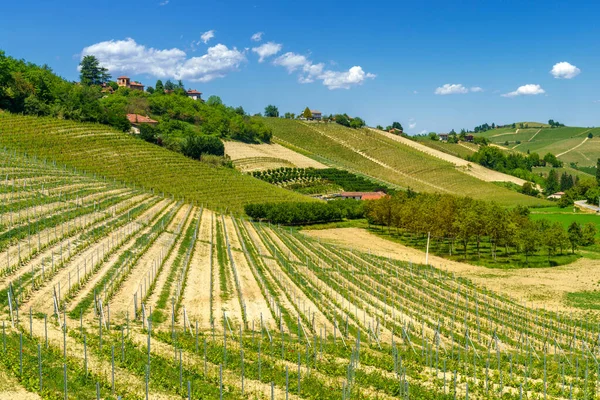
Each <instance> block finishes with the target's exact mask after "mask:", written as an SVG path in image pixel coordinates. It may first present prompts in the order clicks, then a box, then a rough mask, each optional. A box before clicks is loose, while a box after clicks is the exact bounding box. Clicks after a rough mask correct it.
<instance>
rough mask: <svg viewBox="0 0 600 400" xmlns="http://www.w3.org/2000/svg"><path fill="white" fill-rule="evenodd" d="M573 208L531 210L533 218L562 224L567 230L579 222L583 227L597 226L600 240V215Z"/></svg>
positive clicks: (597, 234) (597, 236)
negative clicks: (572, 224) (590, 224)
mask: <svg viewBox="0 0 600 400" xmlns="http://www.w3.org/2000/svg"><path fill="white" fill-rule="evenodd" d="M573 210H574V208H573V207H565V208H559V207H543V208H537V209H532V210H531V218H532V219H534V220H537V219H548V220H550V221H552V222H560V223H561V224H562V225H563V226H564V227H565V228H568V227H569V225H570V224H571V223H573V222H577V223H579V224H581V225H585V224H587V223H589V222H591V223H593V224H594V225H596V228H597V229H598V231H597V233H596V238H598V239H600V215H598V214H592V213H586V212H583V211H580V210H578V209H577V208H575V211H573Z"/></svg>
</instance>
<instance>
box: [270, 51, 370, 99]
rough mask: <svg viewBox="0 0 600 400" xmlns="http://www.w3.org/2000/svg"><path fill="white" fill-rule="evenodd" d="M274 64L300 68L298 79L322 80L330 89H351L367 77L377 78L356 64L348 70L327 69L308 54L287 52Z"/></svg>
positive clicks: (289, 68)
mask: <svg viewBox="0 0 600 400" xmlns="http://www.w3.org/2000/svg"><path fill="white" fill-rule="evenodd" d="M273 64H274V65H277V66H281V67H284V68H286V69H287V70H288V72H289V73H292V72H294V71H297V70H300V71H301V73H300V76H299V77H298V81H299V82H300V83H312V82H314V81H315V80H320V81H322V82H323V85H325V86H327V88H329V89H330V90H333V89H350V87H352V86H354V85H360V84H362V83H363V82H364V81H365V80H366V79H373V78H375V76H376V75H375V74H372V73H366V72H365V71H364V70H363V69H362V67H360V66H354V67H352V68H350V69H349V70H348V71H332V70H327V69H325V64H323V63H318V64H313V63H312V62H311V61H310V60H308V58H307V57H306V56H303V55H301V54H296V53H292V52H287V53H285V54H283V55H281V56H279V57H277V58H276V59H275V61H273Z"/></svg>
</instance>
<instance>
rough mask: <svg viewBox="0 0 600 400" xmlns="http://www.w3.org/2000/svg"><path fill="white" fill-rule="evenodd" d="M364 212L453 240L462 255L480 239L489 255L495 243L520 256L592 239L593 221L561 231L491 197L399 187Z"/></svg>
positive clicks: (557, 225)
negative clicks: (410, 190)
mask: <svg viewBox="0 0 600 400" xmlns="http://www.w3.org/2000/svg"><path fill="white" fill-rule="evenodd" d="M365 214H366V216H367V218H368V220H369V222H370V223H372V224H377V225H384V226H387V227H390V228H392V227H393V228H396V229H397V230H401V231H404V232H407V233H410V234H413V235H427V234H428V233H430V234H431V235H432V237H434V238H443V239H448V240H450V241H451V243H455V242H457V243H459V244H460V245H462V247H463V249H464V254H465V257H466V254H467V246H468V245H470V244H475V245H476V247H477V252H478V253H479V251H480V246H481V243H482V242H483V241H488V242H490V243H491V246H492V251H493V253H494V254H495V253H496V251H497V248H498V246H501V247H504V248H505V249H506V251H507V252H508V250H509V248H514V249H515V250H516V251H518V252H522V253H523V254H525V256H526V257H528V256H530V255H532V254H534V253H536V252H537V251H539V250H540V249H541V248H545V249H546V250H547V252H548V255H554V254H557V251H560V252H561V253H562V252H563V249H564V248H569V247H570V248H571V250H572V251H573V252H574V251H575V249H576V248H577V247H578V246H585V245H589V244H592V243H594V236H595V234H596V227H595V225H594V224H588V225H586V226H585V227H581V226H579V225H578V227H577V228H576V227H573V228H569V230H565V229H564V228H563V226H562V225H561V224H560V223H558V222H550V221H549V220H546V219H539V220H532V219H531V218H530V217H529V210H528V209H527V208H524V207H516V208H514V209H512V210H507V209H505V208H503V207H501V206H499V205H498V204H495V203H493V202H486V201H479V200H474V199H472V198H469V197H456V196H452V195H440V194H415V193H405V192H399V193H397V194H396V195H394V196H388V197H384V198H382V199H380V200H377V201H371V202H367V203H366V205H365Z"/></svg>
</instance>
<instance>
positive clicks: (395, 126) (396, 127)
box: [392, 122, 404, 131]
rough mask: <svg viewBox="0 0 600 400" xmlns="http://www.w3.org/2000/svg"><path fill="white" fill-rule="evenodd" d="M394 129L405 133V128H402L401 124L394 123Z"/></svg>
mask: <svg viewBox="0 0 600 400" xmlns="http://www.w3.org/2000/svg"><path fill="white" fill-rule="evenodd" d="M392 129H399V130H401V131H404V128H402V124H401V123H400V122H392Z"/></svg>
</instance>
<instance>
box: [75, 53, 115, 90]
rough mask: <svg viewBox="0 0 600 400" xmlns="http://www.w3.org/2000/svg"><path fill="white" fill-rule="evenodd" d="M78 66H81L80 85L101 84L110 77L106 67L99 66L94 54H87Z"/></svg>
mask: <svg viewBox="0 0 600 400" xmlns="http://www.w3.org/2000/svg"><path fill="white" fill-rule="evenodd" d="M79 66H80V67H81V70H80V75H79V80H80V81H81V84H82V85H86V86H91V85H102V84H103V83H106V82H108V81H109V80H110V78H111V75H110V74H109V73H108V69H106V68H104V67H101V66H100V61H98V59H97V58H96V56H93V55H89V56H85V57H83V59H82V60H81V62H80V63H79Z"/></svg>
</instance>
